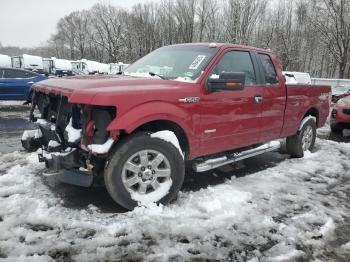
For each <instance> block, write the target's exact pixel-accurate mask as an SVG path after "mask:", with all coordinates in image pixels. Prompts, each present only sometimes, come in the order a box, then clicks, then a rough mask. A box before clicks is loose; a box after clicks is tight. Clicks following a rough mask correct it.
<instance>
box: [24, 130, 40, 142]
mask: <svg viewBox="0 0 350 262" xmlns="http://www.w3.org/2000/svg"><path fill="white" fill-rule="evenodd" d="M42 136H43V134H42V133H41V131H40V129H35V130H25V131H24V132H23V135H22V140H28V139H29V138H35V139H37V138H40V137H42Z"/></svg>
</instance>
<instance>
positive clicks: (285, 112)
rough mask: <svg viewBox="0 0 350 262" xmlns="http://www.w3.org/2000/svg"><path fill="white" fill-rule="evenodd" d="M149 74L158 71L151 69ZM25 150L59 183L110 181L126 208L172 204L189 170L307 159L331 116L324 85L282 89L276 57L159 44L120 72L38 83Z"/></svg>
mask: <svg viewBox="0 0 350 262" xmlns="http://www.w3.org/2000/svg"><path fill="white" fill-rule="evenodd" d="M148 70H152V71H148ZM33 89H34V90H35V94H34V98H33V104H32V109H31V112H30V119H31V120H32V121H33V122H35V123H36V124H37V125H38V130H37V131H26V132H25V133H24V134H23V137H22V144H23V146H24V147H25V148H26V149H27V150H31V151H33V150H37V149H38V148H39V147H40V148H42V151H41V152H39V159H40V161H42V162H45V164H46V166H47V167H48V168H50V169H53V170H55V171H56V172H57V173H56V177H57V178H58V179H60V180H61V181H64V182H67V183H72V184H76V185H81V186H90V185H91V183H92V181H93V179H98V178H101V177H104V181H105V185H106V188H107V190H108V192H109V193H110V195H111V197H112V198H113V199H114V200H115V201H116V202H117V203H119V204H120V205H122V206H123V207H125V208H128V209H132V208H133V207H135V206H136V205H137V204H138V203H148V202H158V203H163V204H165V203H168V202H169V201H171V200H172V199H174V198H175V197H176V195H177V193H178V191H179V190H180V188H181V185H182V183H183V180H184V176H185V166H187V167H189V168H190V167H192V168H193V169H194V170H195V171H196V172H204V171H208V170H210V169H214V168H217V167H219V166H223V165H227V164H231V163H234V162H236V161H239V160H242V159H245V158H249V157H252V156H256V155H259V154H262V153H265V152H269V151H273V150H277V149H278V148H279V147H280V143H279V141H276V139H280V138H286V140H287V143H286V144H287V151H288V152H289V153H290V154H291V155H292V156H294V157H303V155H304V152H305V151H307V150H312V149H313V146H314V143H315V139H316V128H317V127H321V126H323V125H324V124H325V122H326V119H327V117H328V115H329V108H330V105H329V104H330V100H331V92H330V91H331V90H330V87H327V86H309V85H304V84H294V85H292V86H289V85H286V84H285V78H284V76H283V74H282V71H281V68H280V65H279V63H278V60H277V58H276V56H275V54H273V53H272V52H271V51H268V50H265V49H258V48H253V47H247V46H239V45H231V44H204V43H203V44H182V45H175V46H167V47H162V48H160V49H157V50H155V51H153V52H152V53H150V54H148V55H146V56H145V57H143V58H141V59H140V60H138V61H137V62H135V63H134V64H132V65H130V66H129V67H128V68H127V70H125V71H124V74H123V75H118V76H95V77H94V76H92V77H88V78H81V77H77V78H74V77H72V78H61V79H58V78H55V79H49V80H46V81H43V82H42V83H38V84H35V85H34V86H33Z"/></svg>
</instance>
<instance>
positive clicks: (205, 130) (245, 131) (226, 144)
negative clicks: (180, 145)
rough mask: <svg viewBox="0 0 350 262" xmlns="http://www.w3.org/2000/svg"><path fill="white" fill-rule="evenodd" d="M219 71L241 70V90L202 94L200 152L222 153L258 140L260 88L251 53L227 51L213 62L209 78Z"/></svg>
mask: <svg viewBox="0 0 350 262" xmlns="http://www.w3.org/2000/svg"><path fill="white" fill-rule="evenodd" d="M222 72H244V73H245V76H246V78H245V87H244V89H243V90H234V91H219V92H209V91H207V89H206V87H203V89H204V90H205V92H204V94H203V96H202V97H201V100H200V101H201V102H200V105H201V126H200V134H201V138H202V139H201V153H202V154H203V155H208V154H213V153H218V152H223V151H226V150H232V149H237V148H241V147H245V146H249V145H253V144H256V143H257V142H258V141H259V140H260V126H261V123H260V118H261V113H262V106H261V103H260V100H259V97H261V95H262V89H263V88H264V87H262V86H260V85H259V84H258V83H259V80H258V69H257V64H256V61H255V60H253V59H252V53H251V52H249V51H242V50H231V49H230V50H226V51H225V52H224V53H223V54H222V55H221V57H220V59H219V60H218V62H216V65H215V66H214V67H213V69H212V71H211V72H210V74H209V77H214V78H218V77H219V75H220V73H222Z"/></svg>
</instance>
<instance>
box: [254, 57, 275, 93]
mask: <svg viewBox="0 0 350 262" xmlns="http://www.w3.org/2000/svg"><path fill="white" fill-rule="evenodd" d="M257 58H258V60H259V63H260V65H261V66H260V68H261V70H260V72H261V75H262V80H263V84H264V85H269V86H270V85H271V86H273V85H278V84H279V78H278V75H277V71H276V67H275V65H274V64H273V61H272V58H271V56H270V55H269V54H266V53H257Z"/></svg>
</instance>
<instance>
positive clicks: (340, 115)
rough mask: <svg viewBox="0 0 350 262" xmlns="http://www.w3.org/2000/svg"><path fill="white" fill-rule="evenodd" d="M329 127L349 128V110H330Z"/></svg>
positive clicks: (343, 108)
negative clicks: (340, 126)
mask: <svg viewBox="0 0 350 262" xmlns="http://www.w3.org/2000/svg"><path fill="white" fill-rule="evenodd" d="M331 125H332V126H337V125H342V126H346V127H350V108H345V107H336V108H335V109H333V110H332V114H331Z"/></svg>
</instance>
